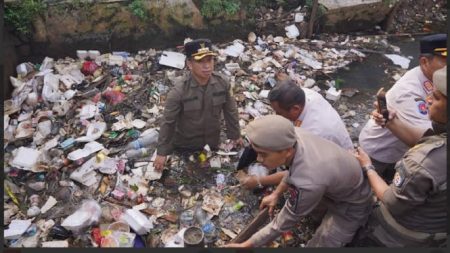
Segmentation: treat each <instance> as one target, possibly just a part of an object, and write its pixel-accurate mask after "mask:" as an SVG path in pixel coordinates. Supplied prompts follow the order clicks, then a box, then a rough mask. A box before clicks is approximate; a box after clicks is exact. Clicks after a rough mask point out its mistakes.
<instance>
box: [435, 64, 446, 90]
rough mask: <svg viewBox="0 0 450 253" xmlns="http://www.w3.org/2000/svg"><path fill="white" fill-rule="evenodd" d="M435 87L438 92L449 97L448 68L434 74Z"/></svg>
mask: <svg viewBox="0 0 450 253" xmlns="http://www.w3.org/2000/svg"><path fill="white" fill-rule="evenodd" d="M433 85H434V87H436V89H437V90H438V91H440V92H441V93H442V94H444V95H445V96H447V66H445V67H443V68H441V69H439V70H436V71H435V72H434V74H433Z"/></svg>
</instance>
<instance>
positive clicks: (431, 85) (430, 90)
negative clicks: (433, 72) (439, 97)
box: [423, 80, 433, 93]
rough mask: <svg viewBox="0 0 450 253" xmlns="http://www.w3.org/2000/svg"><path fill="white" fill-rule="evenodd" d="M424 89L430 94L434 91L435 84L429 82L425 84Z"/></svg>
mask: <svg viewBox="0 0 450 253" xmlns="http://www.w3.org/2000/svg"><path fill="white" fill-rule="evenodd" d="M423 88H424V89H425V91H426V92H427V93H430V92H432V91H433V83H432V82H430V81H428V80H427V81H425V82H424V83H423Z"/></svg>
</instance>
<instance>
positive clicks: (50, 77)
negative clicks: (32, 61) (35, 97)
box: [42, 73, 63, 102]
mask: <svg viewBox="0 0 450 253" xmlns="http://www.w3.org/2000/svg"><path fill="white" fill-rule="evenodd" d="M42 98H43V99H44V100H45V101H49V102H57V101H59V100H61V99H62V98H63V96H62V93H61V91H60V90H59V78H58V76H56V75H54V74H52V73H48V74H47V75H45V76H44V86H43V88H42Z"/></svg>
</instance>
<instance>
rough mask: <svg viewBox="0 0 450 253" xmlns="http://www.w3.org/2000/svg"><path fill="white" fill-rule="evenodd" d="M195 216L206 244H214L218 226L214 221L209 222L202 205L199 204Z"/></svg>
mask: <svg viewBox="0 0 450 253" xmlns="http://www.w3.org/2000/svg"><path fill="white" fill-rule="evenodd" d="M194 215H195V219H196V220H197V222H198V223H199V224H200V227H201V228H202V230H203V233H204V235H205V243H212V242H213V241H214V240H215V238H216V226H215V225H214V223H212V221H210V220H208V218H207V216H206V212H205V211H203V209H202V207H201V204H197V207H196V209H195V214H194Z"/></svg>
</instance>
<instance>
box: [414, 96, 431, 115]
mask: <svg viewBox="0 0 450 253" xmlns="http://www.w3.org/2000/svg"><path fill="white" fill-rule="evenodd" d="M416 101H417V102H416V103H417V109H418V110H419V112H420V114H423V115H427V114H428V106H427V103H426V102H425V101H424V100H416Z"/></svg>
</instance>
